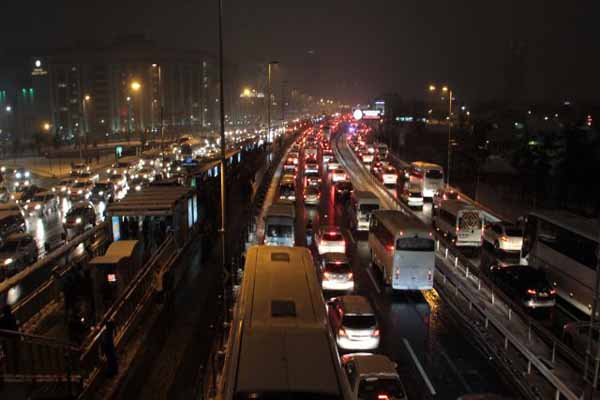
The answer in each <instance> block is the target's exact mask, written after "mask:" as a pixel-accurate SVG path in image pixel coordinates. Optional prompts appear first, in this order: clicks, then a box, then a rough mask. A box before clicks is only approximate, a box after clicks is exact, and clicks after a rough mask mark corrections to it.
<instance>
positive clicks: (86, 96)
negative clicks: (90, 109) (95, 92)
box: [83, 94, 92, 101]
mask: <svg viewBox="0 0 600 400" xmlns="http://www.w3.org/2000/svg"><path fill="white" fill-rule="evenodd" d="M83 99H84V100H85V101H90V100H91V99H92V97H91V96H90V95H89V94H86V95H85V97H84V98H83Z"/></svg>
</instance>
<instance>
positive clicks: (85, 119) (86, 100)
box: [79, 94, 92, 161]
mask: <svg viewBox="0 0 600 400" xmlns="http://www.w3.org/2000/svg"><path fill="white" fill-rule="evenodd" d="M91 100H92V97H91V96H90V95H89V94H86V95H85V96H83V100H82V101H81V105H82V108H83V135H85V142H86V143H87V131H88V117H87V114H88V113H87V104H88V103H89V102H90V101H91ZM83 135H81V134H80V135H79V161H81V160H82V159H83V157H82V155H83V154H82V150H81V145H82V143H81V141H82V139H83ZM86 147H87V146H86ZM86 150H87V149H86Z"/></svg>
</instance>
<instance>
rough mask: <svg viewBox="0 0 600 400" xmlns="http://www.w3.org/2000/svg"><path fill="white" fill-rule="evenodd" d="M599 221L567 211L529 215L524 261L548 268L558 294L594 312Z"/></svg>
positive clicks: (547, 271) (571, 302)
mask: <svg viewBox="0 0 600 400" xmlns="http://www.w3.org/2000/svg"><path fill="white" fill-rule="evenodd" d="M597 254H598V221H597V220H596V219H591V218H585V217H581V216H578V215H574V214H571V213H569V212H566V211H536V212H532V213H530V214H529V215H528V216H527V223H526V225H525V235H524V236H523V247H522V249H521V258H522V261H523V262H525V263H527V264H529V265H533V266H535V267H538V268H543V269H544V270H545V271H546V276H547V277H548V280H549V281H550V283H551V284H552V285H553V286H554V287H555V288H556V291H557V294H558V295H559V296H560V297H561V298H562V299H564V300H565V301H566V302H568V303H569V304H571V305H572V306H573V307H575V308H576V309H578V310H579V311H581V312H582V313H584V314H586V315H588V316H590V315H591V314H592V304H593V298H594V284H595V282H596V266H597Z"/></svg>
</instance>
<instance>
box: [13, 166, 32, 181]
mask: <svg viewBox="0 0 600 400" xmlns="http://www.w3.org/2000/svg"><path fill="white" fill-rule="evenodd" d="M13 178H14V179H15V181H19V182H27V183H26V185H29V180H30V179H31V172H29V170H27V168H23V167H19V168H15V170H14V171H13Z"/></svg>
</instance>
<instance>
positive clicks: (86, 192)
mask: <svg viewBox="0 0 600 400" xmlns="http://www.w3.org/2000/svg"><path fill="white" fill-rule="evenodd" d="M93 188H94V183H93V182H92V181H87V180H77V181H76V182H75V183H74V184H73V185H72V186H71V187H70V188H69V199H70V200H71V201H81V200H87V199H88V198H89V197H90V196H91V194H92V189H93Z"/></svg>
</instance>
